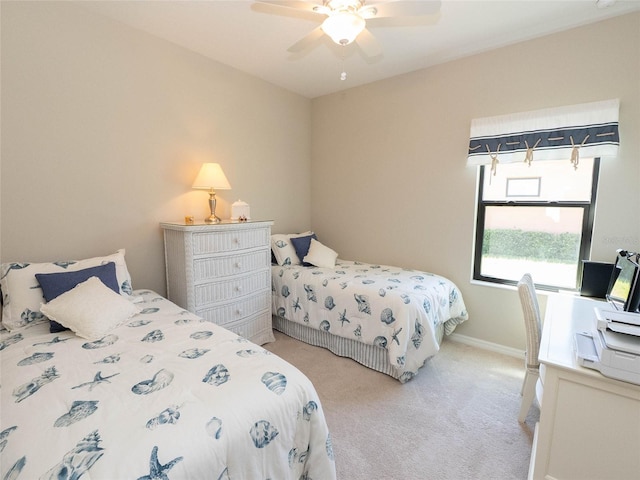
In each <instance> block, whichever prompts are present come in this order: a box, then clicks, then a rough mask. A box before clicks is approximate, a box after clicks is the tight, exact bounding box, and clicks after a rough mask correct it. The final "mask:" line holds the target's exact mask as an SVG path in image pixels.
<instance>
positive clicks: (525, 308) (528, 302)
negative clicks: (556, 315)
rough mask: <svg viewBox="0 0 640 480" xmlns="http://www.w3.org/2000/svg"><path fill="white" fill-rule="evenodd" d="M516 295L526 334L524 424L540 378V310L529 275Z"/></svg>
mask: <svg viewBox="0 0 640 480" xmlns="http://www.w3.org/2000/svg"><path fill="white" fill-rule="evenodd" d="M518 295H519V296H520V303H521V304H522V313H523V316H524V325H525V329H526V333H527V350H526V353H525V368H526V373H525V376H524V382H523V383H522V390H521V391H520V394H521V395H522V405H521V406H520V414H519V415H518V421H519V422H520V423H523V422H524V419H525V417H526V416H527V413H528V412H529V408H530V407H531V405H532V404H533V399H534V397H535V395H536V383H537V382H538V378H539V377H540V362H539V361H538V352H539V350H540V334H541V323H540V308H539V306H538V298H537V297H536V289H535V286H534V284H533V279H532V278H531V275H530V274H528V273H525V274H524V275H523V276H522V278H521V279H520V281H519V282H518Z"/></svg>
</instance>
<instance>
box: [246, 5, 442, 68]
mask: <svg viewBox="0 0 640 480" xmlns="http://www.w3.org/2000/svg"><path fill="white" fill-rule="evenodd" d="M440 4H441V1H440V0H411V1H401V0H398V1H381V2H380V1H379V2H375V3H368V2H366V0H318V1H317V2H313V1H304V0H284V1H276V0H273V1H272V0H256V3H255V4H254V6H255V7H256V10H262V11H265V12H266V13H276V14H281V15H293V16H296V17H301V18H311V19H314V20H322V24H321V25H320V26H318V27H317V28H315V29H314V30H312V31H311V32H310V33H308V34H307V35H306V36H304V37H303V38H302V39H300V40H299V41H297V42H296V43H294V44H293V45H292V46H291V47H289V49H288V51H289V52H291V53H298V52H301V51H303V50H306V49H307V48H308V47H310V46H311V45H312V44H313V43H315V42H316V41H318V40H319V39H320V38H321V37H322V36H323V35H325V34H326V35H328V36H329V37H331V39H332V40H333V41H334V42H335V43H336V44H338V45H342V46H345V45H349V44H350V43H353V42H355V43H356V44H357V45H358V46H359V47H360V48H361V49H362V51H363V52H364V54H365V55H366V56H367V57H377V56H379V55H380V54H381V53H382V50H381V48H380V45H379V44H378V42H377V40H376V39H375V38H374V36H373V35H372V34H371V33H370V32H369V31H368V30H367V27H368V26H375V25H385V23H386V24H387V25H389V22H387V21H388V20H389V19H391V18H402V17H405V18H406V17H416V16H426V15H433V14H435V13H437V12H438V11H439V10H440ZM391 25H394V26H397V25H398V23H397V22H394V23H391Z"/></svg>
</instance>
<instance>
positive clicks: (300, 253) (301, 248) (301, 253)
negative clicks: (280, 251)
mask: <svg viewBox="0 0 640 480" xmlns="http://www.w3.org/2000/svg"><path fill="white" fill-rule="evenodd" d="M312 238H313V239H315V240H318V237H316V234H315V233H312V234H311V235H307V236H304V237H291V243H292V244H293V248H294V250H295V251H296V256H297V257H298V259H303V258H304V257H305V256H306V255H307V253H309V245H311V239H312ZM309 265H311V264H310V263H307V262H304V261H303V262H302V266H304V267H308V266H309Z"/></svg>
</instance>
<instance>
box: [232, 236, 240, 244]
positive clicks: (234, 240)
mask: <svg viewBox="0 0 640 480" xmlns="http://www.w3.org/2000/svg"><path fill="white" fill-rule="evenodd" d="M233 243H235V244H236V245H240V239H239V238H238V237H235V238H234V239H233Z"/></svg>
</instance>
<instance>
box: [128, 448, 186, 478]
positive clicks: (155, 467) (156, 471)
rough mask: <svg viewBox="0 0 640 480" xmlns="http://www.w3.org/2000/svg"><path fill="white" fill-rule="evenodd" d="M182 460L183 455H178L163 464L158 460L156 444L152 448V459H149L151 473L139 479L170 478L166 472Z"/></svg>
mask: <svg viewBox="0 0 640 480" xmlns="http://www.w3.org/2000/svg"><path fill="white" fill-rule="evenodd" d="M180 461H182V457H177V458H174V459H173V460H171V461H170V462H169V463H166V464H164V465H162V464H161V463H160V462H159V461H158V446H157V445H156V446H154V447H153V450H151V459H150V460H149V475H145V476H144V477H140V478H139V479H138V480H169V477H168V476H167V474H166V472H168V471H169V470H171V469H172V468H173V466H174V465H175V464H176V463H178V462H180Z"/></svg>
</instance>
